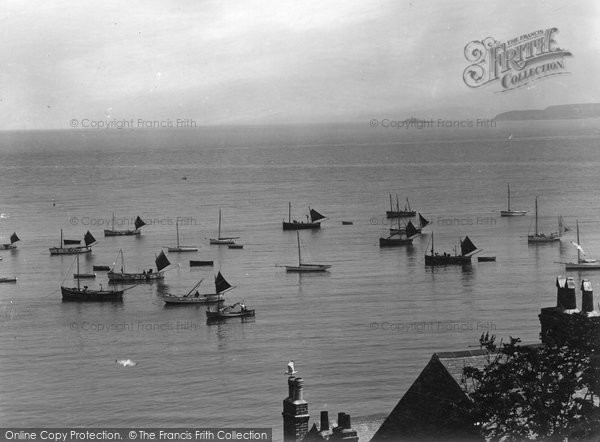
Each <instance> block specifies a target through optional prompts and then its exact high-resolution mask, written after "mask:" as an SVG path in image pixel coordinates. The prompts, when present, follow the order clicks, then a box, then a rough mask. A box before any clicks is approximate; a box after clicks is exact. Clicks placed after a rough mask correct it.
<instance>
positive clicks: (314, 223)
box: [282, 202, 327, 230]
mask: <svg viewBox="0 0 600 442" xmlns="http://www.w3.org/2000/svg"><path fill="white" fill-rule="evenodd" d="M308 213H309V215H310V220H309V215H306V221H296V220H295V219H294V220H293V219H292V203H291V202H290V203H288V220H287V221H285V220H284V221H283V224H282V225H283V230H309V229H311V230H313V229H315V230H316V229H320V228H321V222H322V221H325V220H326V219H327V217H326V216H323V215H321V214H320V213H319V212H317V211H316V210H315V209H311V208H310V207H309V208H308Z"/></svg>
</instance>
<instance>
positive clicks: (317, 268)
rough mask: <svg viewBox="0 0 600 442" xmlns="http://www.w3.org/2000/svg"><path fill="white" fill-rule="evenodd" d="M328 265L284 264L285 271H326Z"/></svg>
mask: <svg viewBox="0 0 600 442" xmlns="http://www.w3.org/2000/svg"><path fill="white" fill-rule="evenodd" d="M329 268H331V266H330V265H327V264H302V265H299V266H285V271H286V272H295V273H307V272H326V271H327V270H328V269H329Z"/></svg>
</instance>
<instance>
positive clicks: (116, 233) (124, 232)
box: [104, 229, 141, 236]
mask: <svg viewBox="0 0 600 442" xmlns="http://www.w3.org/2000/svg"><path fill="white" fill-rule="evenodd" d="M140 234H141V232H140V231H139V230H108V229H105V230H104V236H135V235H140Z"/></svg>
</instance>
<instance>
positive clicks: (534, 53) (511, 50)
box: [463, 28, 572, 92]
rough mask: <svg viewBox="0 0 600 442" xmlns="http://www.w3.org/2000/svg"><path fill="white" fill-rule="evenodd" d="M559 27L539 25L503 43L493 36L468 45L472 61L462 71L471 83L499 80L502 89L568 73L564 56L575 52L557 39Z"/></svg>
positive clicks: (467, 50)
mask: <svg viewBox="0 0 600 442" xmlns="http://www.w3.org/2000/svg"><path fill="white" fill-rule="evenodd" d="M556 33H558V28H549V29H539V30H537V31H535V32H531V33H529V34H525V35H521V36H520V37H517V38H513V39H511V40H508V41H507V42H505V43H500V42H498V41H496V40H494V39H493V38H492V37H488V38H486V39H484V40H481V41H478V40H475V41H472V42H471V43H469V44H467V45H466V46H465V58H466V59H467V61H469V62H471V63H473V64H471V65H470V66H468V67H467V68H466V69H465V71H464V73H463V80H464V82H465V84H466V85H467V86H469V87H472V88H476V87H481V86H485V85H486V84H490V83H492V82H495V81H499V82H500V85H501V86H502V88H503V89H502V90H501V91H500V92H506V91H509V90H512V89H517V88H519V87H522V86H525V85H527V84H529V83H531V82H533V81H535V80H539V79H541V78H546V77H550V76H553V75H563V74H568V72H567V71H566V68H565V60H564V58H565V57H567V56H572V54H571V53H570V52H569V51H568V50H566V49H561V48H560V47H558V46H557V43H556V40H555V38H556V35H555V34H556Z"/></svg>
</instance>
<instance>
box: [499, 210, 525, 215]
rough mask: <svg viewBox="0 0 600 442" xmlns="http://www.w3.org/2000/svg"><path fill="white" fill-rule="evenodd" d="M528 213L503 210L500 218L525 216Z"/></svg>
mask: <svg viewBox="0 0 600 442" xmlns="http://www.w3.org/2000/svg"><path fill="white" fill-rule="evenodd" d="M526 213H527V211H526V210H501V211H500V216H523V215H525V214H526Z"/></svg>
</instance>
